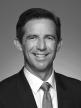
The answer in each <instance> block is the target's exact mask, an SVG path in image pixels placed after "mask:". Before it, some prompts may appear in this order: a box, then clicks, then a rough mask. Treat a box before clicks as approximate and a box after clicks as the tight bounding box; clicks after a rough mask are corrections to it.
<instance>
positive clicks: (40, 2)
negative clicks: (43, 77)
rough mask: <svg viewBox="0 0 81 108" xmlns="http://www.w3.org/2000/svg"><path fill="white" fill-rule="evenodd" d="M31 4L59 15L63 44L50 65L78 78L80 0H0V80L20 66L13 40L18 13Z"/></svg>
mask: <svg viewBox="0 0 81 108" xmlns="http://www.w3.org/2000/svg"><path fill="white" fill-rule="evenodd" d="M32 7H41V8H45V9H49V10H51V11H52V12H55V13H56V14H57V15H58V16H59V17H60V18H61V24H62V33H61V35H62V38H63V45H62V48H61V50H60V52H59V53H58V54H57V58H56V60H55V62H54V68H55V70H56V71H57V72H59V73H62V74H64V75H67V76H70V77H74V78H77V79H80V80H81V0H0V80H2V79H5V78H6V77H8V76H11V75H13V74H14V73H17V72H18V71H19V70H20V69H21V67H22V66H23V63H24V61H23V55H22V53H21V52H19V51H18V50H17V49H16V48H15V46H14V44H13V40H14V38H15V36H16V23H17V20H18V16H19V15H20V14H21V13H22V12H23V11H24V10H26V9H28V8H32Z"/></svg>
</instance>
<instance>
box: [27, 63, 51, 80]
mask: <svg viewBox="0 0 81 108" xmlns="http://www.w3.org/2000/svg"><path fill="white" fill-rule="evenodd" d="M25 68H26V69H27V70H28V71H29V72H31V73H32V74H34V75H35V76H37V77H39V78H40V79H41V80H43V81H46V80H48V78H49V77H50V76H51V74H52V70H53V66H51V67H50V68H47V69H45V70H42V71H40V70H36V69H32V68H30V67H29V66H28V65H25Z"/></svg>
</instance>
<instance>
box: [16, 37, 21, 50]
mask: <svg viewBox="0 0 81 108" xmlns="http://www.w3.org/2000/svg"><path fill="white" fill-rule="evenodd" d="M14 45H15V46H16V48H17V49H18V50H20V51H22V45H21V43H20V42H19V40H18V39H14Z"/></svg>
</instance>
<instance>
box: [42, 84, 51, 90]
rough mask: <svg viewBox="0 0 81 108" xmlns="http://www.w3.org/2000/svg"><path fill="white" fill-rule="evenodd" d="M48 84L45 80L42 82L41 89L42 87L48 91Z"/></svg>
mask: <svg viewBox="0 0 81 108" xmlns="http://www.w3.org/2000/svg"><path fill="white" fill-rule="evenodd" d="M50 86H51V85H50V84H49V83H48V82H45V83H43V84H42V86H41V89H43V91H44V92H48V91H49V88H50Z"/></svg>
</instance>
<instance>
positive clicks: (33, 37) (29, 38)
mask: <svg viewBox="0 0 81 108" xmlns="http://www.w3.org/2000/svg"><path fill="white" fill-rule="evenodd" d="M36 38H37V35H28V36H27V39H28V40H31V39H32V40H33V39H36Z"/></svg>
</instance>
